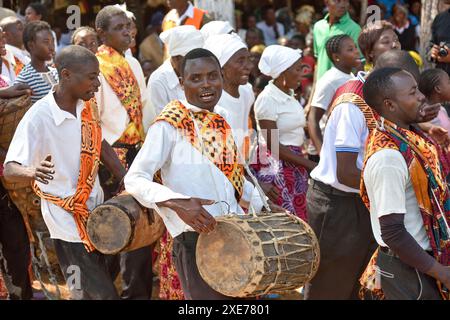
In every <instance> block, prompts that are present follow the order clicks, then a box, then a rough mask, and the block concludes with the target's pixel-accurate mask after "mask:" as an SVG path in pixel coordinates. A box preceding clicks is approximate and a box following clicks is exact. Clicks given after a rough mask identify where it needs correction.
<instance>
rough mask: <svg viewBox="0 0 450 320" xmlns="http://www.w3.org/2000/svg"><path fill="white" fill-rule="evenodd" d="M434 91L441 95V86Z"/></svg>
mask: <svg viewBox="0 0 450 320" xmlns="http://www.w3.org/2000/svg"><path fill="white" fill-rule="evenodd" d="M434 91H436V93H437V94H441V93H442V89H441V86H440V85H437V86H436V87H434Z"/></svg>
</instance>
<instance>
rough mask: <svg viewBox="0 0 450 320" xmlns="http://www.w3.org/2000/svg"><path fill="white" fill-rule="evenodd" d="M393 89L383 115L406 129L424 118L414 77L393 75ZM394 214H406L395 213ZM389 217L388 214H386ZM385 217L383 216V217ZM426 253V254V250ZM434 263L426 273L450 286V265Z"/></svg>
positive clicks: (401, 74) (422, 97) (406, 74)
mask: <svg viewBox="0 0 450 320" xmlns="http://www.w3.org/2000/svg"><path fill="white" fill-rule="evenodd" d="M391 80H392V82H393V84H394V85H393V89H392V90H391V91H390V92H386V97H385V99H384V100H383V103H382V104H381V105H380V106H378V108H377V111H378V112H379V113H380V115H381V116H383V117H384V118H386V119H388V120H389V121H391V122H393V123H395V124H396V125H397V126H399V127H402V128H404V129H410V127H411V126H412V125H414V124H415V123H418V122H420V121H421V120H422V115H421V112H420V111H421V109H423V107H424V106H425V105H426V98H425V96H424V95H423V94H422V93H421V92H420V91H419V89H418V87H417V83H416V80H415V79H414V77H413V76H412V75H411V74H410V73H408V72H406V71H402V72H399V73H397V74H394V75H393V76H392V77H391ZM392 215H400V216H402V217H404V214H400V213H393V214H392ZM386 217H387V216H386ZM383 218H385V217H382V218H381V219H383ZM424 254H426V253H425V252H424ZM433 262H434V264H433V265H432V267H431V268H430V269H429V270H427V271H426V272H425V273H426V274H428V275H429V276H431V277H433V278H435V279H436V280H438V281H440V282H442V283H443V284H444V285H445V287H447V288H450V267H448V266H444V265H442V264H440V263H439V262H438V261H436V260H434V259H433Z"/></svg>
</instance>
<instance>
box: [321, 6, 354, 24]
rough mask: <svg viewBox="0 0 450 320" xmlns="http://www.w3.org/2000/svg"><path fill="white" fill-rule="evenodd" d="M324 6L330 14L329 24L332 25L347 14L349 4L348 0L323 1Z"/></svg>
mask: <svg viewBox="0 0 450 320" xmlns="http://www.w3.org/2000/svg"><path fill="white" fill-rule="evenodd" d="M325 5H326V6H327V7H328V12H329V14H330V15H329V23H330V25H333V24H335V23H337V22H339V19H341V18H342V17H343V16H344V15H345V14H346V13H347V12H348V7H349V2H348V0H325Z"/></svg>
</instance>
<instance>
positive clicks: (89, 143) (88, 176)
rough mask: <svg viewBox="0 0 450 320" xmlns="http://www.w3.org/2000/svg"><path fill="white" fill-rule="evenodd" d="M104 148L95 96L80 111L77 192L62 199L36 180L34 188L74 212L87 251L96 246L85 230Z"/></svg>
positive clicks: (92, 249)
mask: <svg viewBox="0 0 450 320" xmlns="http://www.w3.org/2000/svg"><path fill="white" fill-rule="evenodd" d="M101 148H102V130H101V126H100V118H99V116H98V108H97V103H96V101H95V99H92V100H90V101H86V102H85V103H84V109H83V111H82V112H81V155H80V173H79V175H78V183H77V189H76V191H75V194H74V195H72V196H70V197H67V198H64V199H62V198H60V197H57V196H54V195H51V194H48V193H45V192H42V191H41V190H40V189H39V187H38V185H37V183H36V182H34V184H33V190H34V192H35V193H36V194H37V195H38V196H39V197H41V198H43V199H45V200H47V201H50V202H52V203H54V204H55V205H57V206H60V207H61V208H63V209H64V210H66V211H68V212H70V213H72V215H73V217H74V219H75V222H76V225H77V229H78V233H79V234H80V238H81V241H82V242H83V244H84V245H85V247H86V250H87V251H88V252H92V251H94V249H95V248H94V246H93V245H92V243H91V242H90V241H89V238H88V236H87V232H86V223H87V219H88V217H89V213H90V212H89V209H88V207H87V205H86V202H87V200H88V199H89V195H90V194H91V191H92V188H93V187H94V183H95V179H96V178H97V172H98V167H99V165H100V153H101Z"/></svg>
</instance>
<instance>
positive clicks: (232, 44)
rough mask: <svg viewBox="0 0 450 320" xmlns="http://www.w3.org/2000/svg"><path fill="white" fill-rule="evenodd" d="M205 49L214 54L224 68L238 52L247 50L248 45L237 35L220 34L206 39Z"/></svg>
mask: <svg viewBox="0 0 450 320" xmlns="http://www.w3.org/2000/svg"><path fill="white" fill-rule="evenodd" d="M204 48H205V49H207V50H209V51H211V52H212V53H214V55H215V56H216V57H217V59H219V62H220V66H221V67H223V66H224V65H225V63H227V62H228V60H230V58H231V57H232V56H233V55H234V54H235V53H236V52H238V51H239V50H241V49H247V45H246V44H245V43H244V42H243V41H242V39H241V38H240V37H239V36H238V35H237V34H219V35H215V36H211V37H209V38H208V39H206V41H205V46H204Z"/></svg>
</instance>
